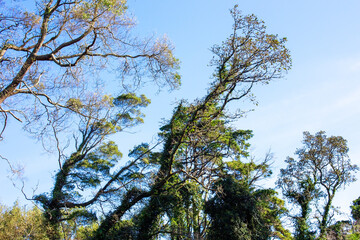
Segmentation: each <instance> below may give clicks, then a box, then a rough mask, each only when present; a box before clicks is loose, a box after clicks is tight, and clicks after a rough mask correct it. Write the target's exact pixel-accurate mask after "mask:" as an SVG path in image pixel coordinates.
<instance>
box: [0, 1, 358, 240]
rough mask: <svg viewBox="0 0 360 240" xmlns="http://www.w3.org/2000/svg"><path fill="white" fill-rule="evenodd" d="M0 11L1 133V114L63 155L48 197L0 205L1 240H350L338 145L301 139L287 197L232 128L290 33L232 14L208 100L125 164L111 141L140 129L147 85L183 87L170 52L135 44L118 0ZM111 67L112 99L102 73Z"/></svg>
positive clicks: (181, 110)
mask: <svg viewBox="0 0 360 240" xmlns="http://www.w3.org/2000/svg"><path fill="white" fill-rule="evenodd" d="M0 4H1V6H2V8H1V10H0V14H1V15H0V33H1V35H0V45H1V52H0V66H1V72H0V78H1V80H2V81H1V85H0V112H1V114H2V119H1V120H2V123H3V127H2V130H1V133H0V136H1V137H2V136H3V135H4V132H6V131H7V123H8V121H9V119H14V120H16V121H21V122H24V126H25V130H27V131H28V132H29V133H30V134H32V135H33V136H36V137H37V138H38V139H39V140H40V141H42V142H43V145H44V146H45V148H46V149H49V148H51V149H52V150H55V152H56V155H57V158H58V159H57V160H58V161H57V162H58V170H57V172H56V175H55V176H54V179H53V183H54V184H53V187H52V189H51V190H50V191H49V192H44V193H41V194H35V195H34V196H26V198H27V199H28V200H30V201H32V202H33V203H35V204H36V207H35V208H33V209H30V210H27V209H24V208H22V207H19V206H18V205H14V206H13V207H12V208H7V207H4V206H2V210H1V216H0V218H1V220H0V236H1V238H3V239H10V238H14V239H177V240H180V239H303V240H305V239H358V237H359V234H360V233H359V230H358V228H359V227H358V220H359V209H360V208H359V205H360V200H359V199H357V200H355V201H354V203H353V205H352V206H351V208H352V216H353V219H352V220H349V221H338V222H336V221H335V220H334V218H333V216H334V213H335V212H334V208H333V203H332V202H333V199H334V197H335V194H336V193H337V192H338V191H339V190H340V189H341V188H342V187H344V186H346V185H347V184H349V183H351V182H354V181H355V178H354V173H355V172H356V171H357V166H356V165H353V164H351V162H350V159H349V157H348V155H347V153H348V150H349V149H348V147H347V143H346V140H345V139H343V138H342V137H340V136H330V137H328V136H326V134H325V132H323V131H319V132H318V133H315V134H314V135H312V134H310V133H309V132H304V140H303V144H304V146H303V147H302V148H299V149H298V150H297V151H296V152H295V154H296V155H297V158H291V157H289V158H287V159H286V161H285V162H286V167H285V168H284V169H281V172H280V175H279V177H278V180H277V182H276V185H277V188H276V189H279V190H280V192H281V194H282V195H281V196H282V197H283V198H284V199H285V200H287V201H285V200H283V199H281V197H279V194H278V192H277V190H274V189H271V188H264V187H262V186H259V185H260V180H262V179H264V178H268V177H270V176H271V174H272V172H271V164H270V162H271V154H268V155H266V156H265V157H264V159H263V160H262V161H260V162H256V161H255V160H254V159H253V158H252V157H251V153H250V152H249V147H250V144H249V139H250V138H251V137H252V131H251V130H243V129H237V128H235V127H234V126H233V125H232V123H233V122H234V121H235V120H237V119H239V118H240V117H241V116H242V114H241V113H242V111H243V109H241V108H240V109H237V111H235V112H234V111H233V110H232V108H229V105H230V104H231V103H234V102H237V103H239V102H240V101H243V100H245V99H248V100H250V101H251V100H253V99H254V96H253V93H252V89H253V87H255V86H256V85H259V84H268V83H270V82H271V81H273V80H274V79H277V78H281V77H282V76H283V75H284V73H286V72H287V71H288V70H289V69H290V67H291V58H290V54H289V50H288V49H287V48H286V46H285V43H286V38H279V37H278V36H277V35H275V34H270V33H268V32H267V30H266V27H265V24H264V22H263V21H261V20H259V19H258V18H257V17H256V16H254V15H243V14H242V13H241V12H240V10H239V8H238V6H235V7H234V8H233V9H232V10H231V11H230V14H231V16H232V18H233V27H232V33H231V34H230V36H229V37H228V38H227V39H226V40H225V41H224V42H222V43H221V44H218V45H214V46H213V47H212V48H211V52H212V53H213V58H212V60H211V66H212V67H213V69H214V72H213V76H212V82H211V84H210V87H209V88H208V91H207V93H206V94H205V96H203V97H202V98H198V99H196V100H194V101H193V102H189V101H187V100H185V99H184V100H181V101H179V102H178V104H177V106H176V107H175V109H174V111H173V113H172V116H171V118H170V119H168V120H167V121H166V122H165V123H164V124H163V126H162V127H161V128H160V130H159V133H158V137H157V143H155V144H149V143H144V142H143V143H139V145H137V146H136V147H134V148H133V149H132V150H131V151H130V153H129V154H128V156H127V157H124V156H123V154H122V153H121V152H120V151H119V149H118V144H121V142H119V143H117V142H114V141H112V140H111V137H112V136H114V135H117V134H121V132H123V131H124V130H126V129H128V128H133V127H136V126H137V125H139V124H141V123H142V122H143V121H144V120H143V118H144V114H143V113H142V109H143V108H145V107H146V106H147V105H148V104H149V103H150V99H148V98H147V97H146V96H145V95H142V94H141V93H140V90H138V89H139V88H140V89H141V86H142V85H143V83H144V81H149V80H151V81H153V82H155V83H157V84H158V85H159V86H169V87H170V88H171V89H173V88H176V87H178V86H179V84H180V75H179V73H178V70H179V60H178V59H177V58H176V57H175V56H174V55H173V53H172V51H173V47H172V45H171V43H170V42H169V41H168V40H167V39H153V38H145V39H140V38H138V37H136V36H133V35H132V34H133V33H132V28H133V27H134V22H133V20H132V18H131V17H130V16H129V15H128V14H127V3H126V1H125V0H100V1H99V0H98V1H95V0H93V1H92V0H47V1H43V2H38V3H37V4H36V7H35V8H34V11H22V10H21V9H19V8H15V7H14V6H12V4H11V3H8V2H0ZM108 70H111V71H113V72H116V74H117V76H118V78H117V79H118V80H119V81H118V83H117V84H118V85H119V86H120V88H121V90H120V92H121V93H120V94H118V95H113V93H109V92H108V88H107V87H108V85H111V86H113V85H112V84H114V83H113V82H112V81H110V80H108V79H103V78H102V76H104V75H102V73H103V72H104V71H108ZM69 149H70V150H71V151H70V150H69ZM1 158H3V159H6V157H5V156H1ZM8 162H9V164H10V165H11V161H8ZM10 167H11V166H10ZM289 208H291V211H289Z"/></svg>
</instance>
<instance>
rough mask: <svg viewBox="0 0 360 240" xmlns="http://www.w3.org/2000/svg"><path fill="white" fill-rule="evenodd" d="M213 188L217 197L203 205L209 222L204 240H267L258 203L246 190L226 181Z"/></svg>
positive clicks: (264, 223)
mask: <svg viewBox="0 0 360 240" xmlns="http://www.w3.org/2000/svg"><path fill="white" fill-rule="evenodd" d="M214 187H215V188H217V189H218V190H217V193H216V194H215V196H214V197H213V198H211V199H210V200H209V201H207V202H206V205H205V212H206V213H207V214H209V216H210V218H211V226H210V229H209V233H208V236H207V239H209V240H211V239H229V240H240V239H270V236H271V228H270V227H269V225H267V224H266V219H265V218H263V216H262V214H261V211H260V208H259V200H258V198H257V197H256V196H255V194H254V193H253V192H252V191H251V190H250V189H249V188H248V187H247V186H244V185H242V184H241V183H239V182H238V181H236V180H235V179H234V178H232V177H226V178H224V179H222V180H219V181H218V182H217V183H216V184H215V185H214Z"/></svg>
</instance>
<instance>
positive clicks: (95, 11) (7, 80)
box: [0, 0, 180, 136]
mask: <svg viewBox="0 0 360 240" xmlns="http://www.w3.org/2000/svg"><path fill="white" fill-rule="evenodd" d="M126 4H127V1H126V0H100V1H99V0H71V1H70V0H46V1H38V2H35V1H34V2H33V5H32V6H31V5H30V3H28V4H21V5H20V4H18V5H15V2H14V1H0V33H1V34H0V68H1V70H0V81H1V83H0V112H1V118H2V119H1V120H2V124H3V128H2V130H0V136H1V133H2V132H3V131H4V129H5V127H6V124H7V119H8V117H10V116H11V117H13V118H15V119H17V120H20V121H23V120H25V121H26V122H27V123H28V124H32V125H33V126H34V128H31V130H32V131H36V132H37V133H44V132H46V131H44V127H43V126H52V122H53V121H57V122H58V123H60V122H62V123H63V122H64V121H65V119H67V118H68V116H63V115H69V114H74V113H75V114H76V115H79V114H80V115H81V114H82V113H80V112H79V111H78V108H77V106H78V105H77V104H81V105H82V106H84V105H91V104H94V100H93V99H96V98H95V97H96V96H98V95H99V94H100V95H101V94H102V95H104V94H103V93H102V92H103V91H104V92H109V91H108V90H109V88H108V89H106V87H107V86H106V85H111V86H116V89H118V91H117V92H110V94H118V92H121V91H123V88H119V87H118V85H121V84H123V86H124V87H126V88H127V89H129V88H131V87H133V86H139V85H140V83H141V80H142V79H143V78H147V79H152V80H154V81H155V82H156V83H158V84H159V85H162V84H167V85H170V86H171V87H176V86H178V85H179V80H180V77H179V75H178V74H177V72H176V70H177V69H178V67H179V62H178V60H177V59H176V58H175V57H174V56H173V54H172V50H173V47H172V46H171V44H170V42H169V41H168V40H167V39H166V38H158V39H153V38H147V39H142V40H141V39H139V38H137V37H135V36H132V34H131V29H132V27H133V26H134V25H135V24H134V20H133V19H132V18H131V17H130V15H129V14H127V5H126ZM24 6H28V9H24ZM105 69H107V70H112V71H114V72H116V73H117V78H118V79H119V80H118V81H111V80H108V78H109V76H104V75H101V73H102V72H104V71H103V70H105ZM113 78H115V77H113ZM105 79H106V80H105ZM110 79H111V78H110ZM129 80H130V81H129ZM111 88H113V87H111ZM94 96H95V97H94ZM100 100H101V98H100ZM74 103H77V104H74ZM42 120H44V121H46V122H45V124H37V123H38V121H42ZM67 123H69V121H68V122H67ZM50 130H52V129H50Z"/></svg>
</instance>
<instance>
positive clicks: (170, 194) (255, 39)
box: [33, 1, 291, 239]
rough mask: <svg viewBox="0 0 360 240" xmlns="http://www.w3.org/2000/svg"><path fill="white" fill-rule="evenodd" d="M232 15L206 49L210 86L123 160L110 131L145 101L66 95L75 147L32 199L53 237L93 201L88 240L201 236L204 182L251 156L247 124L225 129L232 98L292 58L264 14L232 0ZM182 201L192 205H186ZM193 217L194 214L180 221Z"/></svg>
mask: <svg viewBox="0 0 360 240" xmlns="http://www.w3.org/2000/svg"><path fill="white" fill-rule="evenodd" d="M101 3H103V4H105V3H107V1H106V2H104V1H101ZM110 3H112V2H110ZM68 4H70V3H68ZM68 4H65V5H64V6H63V7H67V5H68ZM93 4H95V6H96V2H94V3H93ZM110 5H111V4H110ZM86 6H87V5H86ZM90 6H92V5H91V4H90ZM106 6H107V5H106ZM231 14H232V16H233V19H234V25H233V33H232V34H231V35H230V37H229V38H228V39H227V40H226V41H225V42H224V43H223V44H222V45H216V46H214V47H213V48H212V52H213V53H214V58H213V60H212V62H211V63H212V65H213V66H214V67H215V73H214V81H213V82H212V85H211V87H210V89H209V90H208V94H207V95H206V96H205V97H204V98H202V99H197V100H195V101H194V103H187V102H186V101H181V102H180V103H179V105H178V106H177V108H176V109H175V111H174V113H173V116H172V117H171V119H170V120H169V121H168V122H167V123H166V124H165V125H164V126H163V127H162V128H161V132H160V133H159V142H158V144H155V145H154V146H150V145H149V144H147V143H140V144H139V145H138V146H136V147H135V148H134V149H133V150H132V151H131V152H130V154H129V156H128V157H129V158H128V161H127V162H126V163H123V164H121V163H120V162H119V160H120V159H121V157H122V154H121V153H120V152H119V150H118V148H117V145H116V143H114V142H111V141H109V140H108V137H109V136H111V135H112V134H115V133H119V132H121V131H122V130H123V129H124V128H126V127H132V126H135V125H136V124H138V123H141V122H142V116H143V115H142V113H141V111H140V109H141V108H142V107H145V106H146V105H147V104H148V103H149V100H148V99H147V98H146V97H145V96H137V95H135V94H130V93H127V94H122V95H120V96H119V97H111V96H105V97H104V96H99V97H98V98H96V99H94V100H93V98H90V99H89V103H91V104H84V103H83V101H82V100H79V99H78V98H71V99H70V100H68V101H67V102H68V103H67V104H68V105H69V106H72V108H74V109H77V111H76V113H77V114H78V115H77V118H78V119H79V122H78V126H77V127H78V133H77V134H75V139H74V143H75V147H74V151H73V152H72V153H71V154H65V153H63V152H62V151H59V158H58V162H59V170H58V172H57V174H56V176H55V181H54V187H53V189H52V190H51V191H50V192H49V193H43V194H39V195H37V196H34V197H33V200H34V201H36V202H37V203H39V204H40V205H41V206H42V208H43V209H44V210H45V218H46V221H47V223H48V224H49V226H50V227H51V229H50V230H49V231H48V237H49V238H50V239H59V238H60V229H61V225H62V224H63V223H66V222H68V221H74V222H81V223H84V225H86V224H93V220H94V219H95V217H97V216H96V215H95V214H94V210H95V209H101V210H102V212H101V211H98V215H99V214H100V213H102V214H103V215H102V220H101V221H99V224H98V226H97V227H96V228H93V230H94V231H93V232H92V233H89V235H88V236H91V237H93V238H94V239H106V238H110V239H111V236H126V238H129V239H130V238H134V237H135V238H137V239H153V238H155V237H157V236H159V235H164V236H166V237H168V236H171V237H172V238H177V239H184V238H185V239H186V237H187V236H198V237H199V239H200V237H203V236H204V234H206V230H207V229H206V227H207V225H206V224H207V223H208V221H207V220H206V216H205V215H204V213H203V209H202V206H201V204H202V203H198V202H196V201H198V200H199V199H201V200H202V202H204V201H205V200H206V194H207V193H208V189H209V188H210V186H212V184H213V183H214V182H216V181H217V180H218V179H219V178H221V177H222V176H223V174H222V172H224V170H223V169H224V168H226V164H225V162H226V161H227V160H230V159H231V160H234V161H238V162H240V161H241V160H242V159H245V158H246V157H247V156H248V152H247V148H248V146H249V145H248V143H247V142H246V141H247V140H248V139H249V137H250V136H251V131H247V130H237V129H234V128H233V127H231V125H230V123H231V120H235V119H237V118H238V117H239V116H240V115H239V114H231V113H230V111H229V108H228V106H229V104H230V103H232V102H234V101H237V100H240V99H244V98H246V97H251V90H252V88H253V87H254V86H255V85H256V84H261V83H262V84H265V83H269V82H270V81H271V80H272V79H274V78H280V77H281V76H282V74H283V72H284V71H286V70H288V69H289V68H290V65H291V60H290V56H289V53H288V50H287V49H286V47H285V42H286V39H279V38H278V37H277V36H276V35H271V34H268V33H267V32H266V30H265V26H264V23H263V22H262V21H260V20H258V19H257V18H256V17H255V16H253V15H249V16H242V15H241V14H240V12H239V10H238V9H237V8H236V7H235V8H234V9H233V10H232V11H231ZM96 56H97V55H96ZM94 57H95V55H94ZM55 129H56V126H55ZM54 132H57V131H54ZM238 165H239V164H233V167H231V166H229V167H228V169H229V172H232V173H234V174H237V175H239V173H241V170H240V169H239V166H238ZM240 165H241V164H240ZM249 168H253V169H255V170H256V171H259V173H260V175H261V172H262V168H261V167H256V166H254V165H252V164H250V165H249ZM263 172H264V173H266V171H263ZM258 177H259V176H258V175H257V174H255V175H251V174H250V175H248V176H247V177H246V179H247V180H249V183H250V182H252V180H251V179H252V178H254V179H256V178H258ZM188 206H191V207H192V209H193V211H192V213H190V212H186V211H185V210H184V209H185V208H186V207H188ZM190 216H195V217H197V220H187V221H186V222H185V223H184V224H183V225H180V221H181V219H186V218H189V217H190ZM166 219H169V222H168V223H167V222H166ZM180 233H181V234H180ZM124 238H125V237H124Z"/></svg>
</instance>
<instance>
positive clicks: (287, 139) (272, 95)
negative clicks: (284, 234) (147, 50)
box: [0, 0, 360, 212]
mask: <svg viewBox="0 0 360 240" xmlns="http://www.w3.org/2000/svg"><path fill="white" fill-rule="evenodd" d="M234 4H238V5H239V9H241V10H242V12H243V13H244V14H251V13H254V14H255V15H257V16H258V17H259V18H260V19H263V20H264V21H265V24H266V25H267V28H268V31H269V32H271V33H274V34H278V35H279V36H280V37H287V38H288V43H287V46H288V48H289V49H290V51H291V55H292V59H293V67H292V69H291V70H290V71H289V73H288V74H287V75H286V76H285V78H284V79H279V80H276V81H274V82H271V83H270V84H269V85H266V86H258V87H257V88H256V89H255V95H256V96H257V100H258V102H259V105H258V106H252V105H249V104H248V103H244V102H239V103H238V107H240V108H244V107H245V108H248V109H249V108H254V110H255V111H253V112H250V113H249V114H248V115H247V116H246V117H245V118H243V119H240V120H239V121H238V122H237V123H236V126H237V127H238V128H240V129H251V130H253V132H254V138H253V139H252V140H251V143H252V152H253V154H254V155H255V156H257V157H258V158H259V159H261V157H262V156H264V154H265V153H266V152H267V151H268V150H269V149H271V151H272V152H273V153H274V156H275V158H274V164H273V170H274V179H275V178H276V176H277V173H278V171H279V169H280V168H282V167H284V164H283V162H284V159H285V158H286V156H293V153H294V152H295V150H296V148H298V147H301V140H302V132H303V131H310V132H311V133H315V132H317V131H319V130H324V131H326V132H327V134H328V135H329V136H330V135H340V136H343V137H344V138H345V139H347V140H348V146H349V148H350V152H349V155H350V157H351V159H352V161H353V163H356V164H358V165H360V147H359V146H360V139H359V136H360V127H359V122H360V107H359V104H360V81H359V74H360V47H359V43H360V31H359V30H360V15H359V12H360V1H358V0H346V1H335V0H333V1H331V0H327V1H325V0H316V1H309V0H303V1H288V0H253V1H233V0H222V1H220V0H195V1H190V0H183V1H174V0H166V1H165V0H152V1H146V0H142V1H140V0H129V11H130V12H132V13H133V14H134V15H135V16H136V18H137V22H138V27H137V30H136V31H137V32H138V33H139V34H141V35H146V34H152V33H155V34H158V35H160V36H162V35H164V34H165V35H167V36H168V37H169V39H171V40H172V42H173V43H174V45H175V47H176V50H175V54H176V56H177V57H178V58H179V59H180V61H181V70H180V73H181V75H182V87H181V89H180V90H177V91H173V92H168V91H167V90H164V91H162V92H160V93H158V94H154V92H156V89H152V88H147V89H145V90H144V92H146V93H147V94H148V96H149V97H150V98H151V99H152V104H151V105H150V106H149V108H148V109H147V110H146V114H147V117H146V119H145V124H144V125H143V126H141V127H139V128H136V129H134V130H133V132H132V133H127V134H122V135H119V136H117V137H116V141H117V142H118V144H119V145H120V148H121V150H122V151H123V152H124V153H127V151H128V148H129V147H132V146H134V145H136V144H138V143H140V142H147V141H151V139H152V138H153V137H154V136H155V135H156V133H157V131H158V127H159V126H160V122H161V119H163V118H165V119H167V118H169V117H170V116H171V113H172V109H173V107H174V106H175V103H176V101H177V100H179V99H182V98H185V99H190V100H191V99H194V98H196V97H202V96H203V95H204V94H205V92H206V88H207V86H208V84H209V82H210V81H211V79H210V76H211V74H212V70H213V69H212V68H211V67H209V66H208V63H209V61H210V59H211V56H212V55H211V52H210V51H209V49H210V48H211V46H212V45H213V44H217V43H221V41H223V40H225V39H226V38H227V36H228V35H229V33H230V31H231V25H232V21H231V17H230V15H229V9H230V8H232V7H233V5H234ZM20 128H21V126H20V125H18V124H17V123H13V124H12V125H11V128H10V129H11V131H10V130H8V132H7V134H6V135H5V137H6V139H5V140H4V142H2V144H1V146H0V152H1V154H3V155H5V156H7V157H8V158H9V159H10V160H11V161H12V162H14V163H20V164H21V165H23V166H24V169H25V171H24V178H25V179H26V188H25V189H26V191H27V192H28V193H29V194H31V191H32V190H31V189H32V188H33V187H35V186H36V185H38V188H39V191H38V192H41V191H42V190H46V189H49V187H51V181H52V179H51V176H52V175H53V173H54V169H55V168H56V162H55V160H54V159H53V157H52V156H51V155H48V154H46V153H44V151H43V150H42V147H41V144H39V143H37V142H36V141H35V140H34V139H31V138H29V137H27V135H26V133H24V132H23V131H22V130H21V129H20ZM19 143H20V144H21V146H20V148H19V147H17V148H15V147H14V146H18V144H19ZM0 167H1V171H0V178H1V181H0V184H1V189H3V191H2V194H1V195H0V202H1V203H5V204H8V205H10V204H12V203H13V202H14V201H15V200H16V199H19V200H20V201H21V202H25V201H24V200H23V197H22V195H21V193H20V191H19V190H16V189H14V187H13V186H12V184H11V181H10V180H9V179H8V178H7V175H9V174H8V173H9V171H8V169H7V166H6V164H5V163H4V162H0ZM357 178H358V179H360V175H359V174H358V175H357ZM359 182H360V180H359ZM271 183H272V181H270V186H273V185H271ZM358 189H359V188H358V183H354V184H352V185H350V186H348V187H347V188H346V189H345V190H344V191H342V192H341V193H339V194H338V196H337V198H336V201H335V205H337V206H340V207H342V208H341V210H343V211H347V212H348V206H349V205H350V203H351V201H352V200H354V199H355V198H357V197H358V196H360V191H359V190H358Z"/></svg>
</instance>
